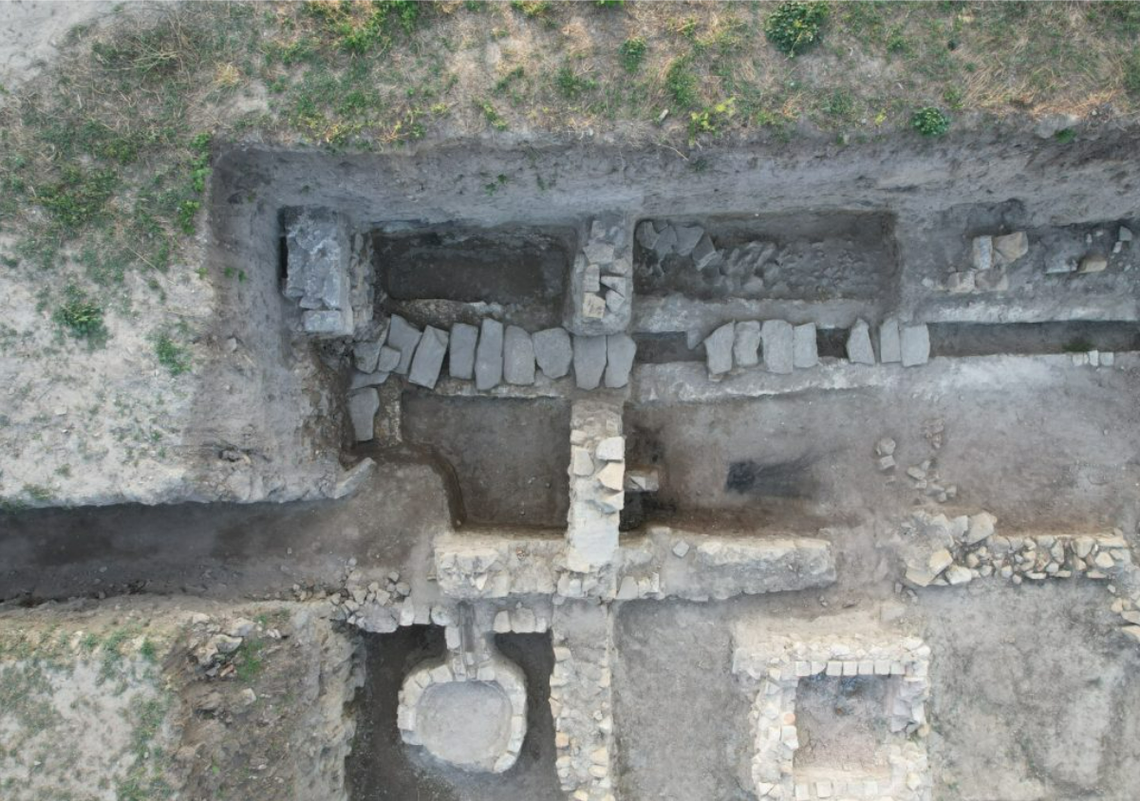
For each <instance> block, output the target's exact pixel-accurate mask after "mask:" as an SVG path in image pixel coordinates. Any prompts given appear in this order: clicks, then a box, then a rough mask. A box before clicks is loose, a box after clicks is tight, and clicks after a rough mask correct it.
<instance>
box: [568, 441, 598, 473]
mask: <svg viewBox="0 0 1140 801" xmlns="http://www.w3.org/2000/svg"><path fill="white" fill-rule="evenodd" d="M570 470H571V472H572V473H573V474H574V475H576V476H578V477H579V478H585V477H586V476H592V475H593V474H594V460H593V458H592V457H591V456H590V452H589V451H588V450H587V449H585V448H583V447H582V446H580V445H572V446H571V447H570Z"/></svg>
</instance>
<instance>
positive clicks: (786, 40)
mask: <svg viewBox="0 0 1140 801" xmlns="http://www.w3.org/2000/svg"><path fill="white" fill-rule="evenodd" d="M826 19H827V5H826V4H825V3H819V2H788V3H781V4H780V5H779V7H778V8H777V9H776V10H775V11H773V12H772V13H771V14H769V15H768V19H766V20H765V21H764V34H765V35H766V36H767V37H768V41H769V42H771V43H772V44H773V45H775V47H776V49H777V50H779V51H780V52H781V53H784V54H786V55H788V56H790V57H793V58H794V57H795V56H798V55H799V54H800V53H802V52H804V51H805V50H807V49H808V48H810V47H811V46H812V45H814V44H816V43H817V42H818V41H819V39H820V37H821V36H822V35H823V23H824V21H825V20H826Z"/></svg>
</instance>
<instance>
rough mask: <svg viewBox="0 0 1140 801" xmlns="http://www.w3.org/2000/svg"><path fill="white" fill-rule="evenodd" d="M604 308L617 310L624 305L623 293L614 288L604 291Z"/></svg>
mask: <svg viewBox="0 0 1140 801" xmlns="http://www.w3.org/2000/svg"><path fill="white" fill-rule="evenodd" d="M605 300H606V308H607V309H609V310H610V311H612V312H616V311H619V310H620V309H621V307H622V306H624V305H625V295H623V294H622V293H620V292H616V291H614V290H612V289H611V290H610V291H609V292H607V293H606V298H605Z"/></svg>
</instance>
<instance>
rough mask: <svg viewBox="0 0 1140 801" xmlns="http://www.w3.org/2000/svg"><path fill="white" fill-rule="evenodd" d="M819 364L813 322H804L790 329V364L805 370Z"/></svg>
mask: <svg viewBox="0 0 1140 801" xmlns="http://www.w3.org/2000/svg"><path fill="white" fill-rule="evenodd" d="M817 364H819V346H818V344H817V342H816V331H815V323H804V324H803V325H797V326H795V327H794V328H793V329H792V365H793V366H794V367H795V368H796V369H797V370H807V369H810V368H812V367H815V366H816V365H817Z"/></svg>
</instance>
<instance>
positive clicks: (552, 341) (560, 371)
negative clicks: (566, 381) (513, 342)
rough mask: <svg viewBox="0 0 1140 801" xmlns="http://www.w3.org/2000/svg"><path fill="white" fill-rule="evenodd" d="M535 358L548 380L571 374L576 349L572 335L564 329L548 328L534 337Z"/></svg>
mask: <svg viewBox="0 0 1140 801" xmlns="http://www.w3.org/2000/svg"><path fill="white" fill-rule="evenodd" d="M532 340H533V342H534V358H535V361H537V362H538V366H539V368H540V369H541V370H542V372H543V373H545V374H546V377H547V378H562V377H563V376H565V375H567V374H568V373H569V372H570V362H571V360H572V359H573V357H574V348H573V346H572V345H571V344H570V334H569V333H568V332H567V331H566V330H565V329H563V328H548V329H546V330H545V331H539V332H538V333H537V334H535V335H534V336H533V337H532Z"/></svg>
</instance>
